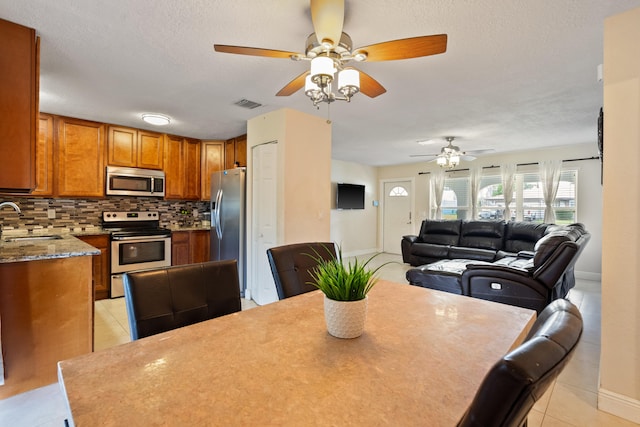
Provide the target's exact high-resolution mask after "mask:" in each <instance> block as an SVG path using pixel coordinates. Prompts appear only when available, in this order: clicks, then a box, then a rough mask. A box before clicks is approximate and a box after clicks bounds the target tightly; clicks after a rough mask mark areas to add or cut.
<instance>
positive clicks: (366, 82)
mask: <svg viewBox="0 0 640 427" xmlns="http://www.w3.org/2000/svg"><path fill="white" fill-rule="evenodd" d="M311 21H312V23H313V29H314V32H313V33H312V34H311V35H309V37H308V38H307V41H306V45H305V51H304V53H297V52H288V51H283V50H273V49H263V48H256V47H244V46H231V45H222V44H214V45H213V47H214V49H215V51H216V52H223V53H234V54H240V55H252V56H265V57H269V58H290V59H292V60H294V61H302V60H307V61H311V70H310V71H305V72H304V73H302V74H300V75H299V76H297V77H296V78H294V79H293V80H291V81H290V82H289V83H287V84H286V85H285V86H284V87H283V88H282V89H280V91H279V92H278V93H277V94H276V96H289V95H292V94H293V93H295V92H297V91H298V90H300V89H302V88H303V87H304V88H305V94H306V95H307V96H309V97H310V98H311V100H312V101H313V102H314V105H316V106H317V104H318V103H319V102H328V103H330V102H333V101H336V100H343V101H349V100H350V98H351V96H352V95H354V94H355V93H357V92H362V93H364V94H365V95H367V96H369V97H370V98H375V97H376V96H379V95H382V94H383V93H385V92H386V91H387V90H386V89H385V88H384V87H383V86H382V85H381V84H380V83H379V82H378V81H377V80H375V79H374V78H373V77H371V76H369V75H368V74H367V73H365V72H363V71H360V70H357V69H355V68H353V67H351V66H347V64H348V63H350V62H351V61H354V62H364V61H369V62H372V61H393V60H398V59H409V58H417V57H422V56H429V55H436V54H439V53H443V52H445V51H446V50H447V35H446V34H438V35H431V36H420V37H411V38H406V39H400V40H393V41H387V42H382V43H377V44H372V45H369V46H363V47H359V48H356V49H354V48H353V44H352V41H351V37H349V35H348V34H347V33H345V32H343V31H342V29H343V28H342V27H343V24H344V0H311ZM318 59H320V60H318ZM321 62H323V64H321ZM336 72H338V79H337V80H338V92H339V93H340V94H341V95H342V96H341V95H336V94H334V93H333V92H332V91H331V86H330V85H331V82H332V81H333V80H334V73H336Z"/></svg>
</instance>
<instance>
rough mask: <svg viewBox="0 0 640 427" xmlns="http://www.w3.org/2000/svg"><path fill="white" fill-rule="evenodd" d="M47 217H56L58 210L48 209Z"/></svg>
mask: <svg viewBox="0 0 640 427" xmlns="http://www.w3.org/2000/svg"><path fill="white" fill-rule="evenodd" d="M47 218H49V219H56V210H55V209H47Z"/></svg>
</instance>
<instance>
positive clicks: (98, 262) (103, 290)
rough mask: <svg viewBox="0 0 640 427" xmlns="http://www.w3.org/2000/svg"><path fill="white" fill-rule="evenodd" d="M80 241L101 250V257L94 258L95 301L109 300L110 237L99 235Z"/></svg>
mask: <svg viewBox="0 0 640 427" xmlns="http://www.w3.org/2000/svg"><path fill="white" fill-rule="evenodd" d="M78 239H80V240H82V241H83V242H85V243H88V244H90V245H91V246H93V247H94V248H96V249H99V250H100V255H94V256H93V299H94V300H96V301H97V300H100V299H105V298H109V287H110V286H109V283H110V278H109V266H110V260H111V258H110V250H109V246H110V243H109V236H108V235H106V234H97V235H91V236H78Z"/></svg>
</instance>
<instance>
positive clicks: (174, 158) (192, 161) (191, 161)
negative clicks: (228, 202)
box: [164, 135, 200, 200]
mask: <svg viewBox="0 0 640 427" xmlns="http://www.w3.org/2000/svg"><path fill="white" fill-rule="evenodd" d="M164 172H165V180H166V183H165V196H164V197H165V199H179V200H199V199H200V141H198V140H194V139H187V138H182V137H179V136H172V135H166V138H165V145H164Z"/></svg>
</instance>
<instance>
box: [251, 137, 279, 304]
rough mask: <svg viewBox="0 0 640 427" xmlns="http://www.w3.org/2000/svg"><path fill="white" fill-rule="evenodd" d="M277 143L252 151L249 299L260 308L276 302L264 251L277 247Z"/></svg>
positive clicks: (257, 147)
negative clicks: (251, 259)
mask: <svg viewBox="0 0 640 427" xmlns="http://www.w3.org/2000/svg"><path fill="white" fill-rule="evenodd" d="M277 150H278V144H276V143H270V144H264V145H258V146H256V147H254V148H253V150H252V161H253V169H252V170H253V191H252V202H253V209H252V210H253V212H252V225H253V226H252V227H251V230H252V234H253V235H252V236H251V241H252V242H253V246H252V247H253V254H252V256H253V260H254V262H253V263H252V271H251V282H250V285H251V298H252V299H253V300H254V301H255V302H256V303H257V304H260V305H263V304H269V303H271V302H274V301H277V300H278V294H277V292H276V286H275V283H274V281H273V275H272V274H271V268H270V267H269V261H268V260H267V249H268V248H271V247H273V246H276V245H277V243H278V242H277V220H278V218H277V196H278V194H277V191H278V190H277V182H276V181H277V168H278V156H277V154H278V152H277Z"/></svg>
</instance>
